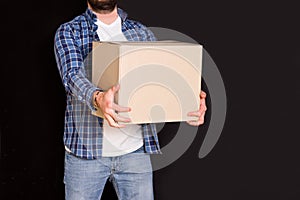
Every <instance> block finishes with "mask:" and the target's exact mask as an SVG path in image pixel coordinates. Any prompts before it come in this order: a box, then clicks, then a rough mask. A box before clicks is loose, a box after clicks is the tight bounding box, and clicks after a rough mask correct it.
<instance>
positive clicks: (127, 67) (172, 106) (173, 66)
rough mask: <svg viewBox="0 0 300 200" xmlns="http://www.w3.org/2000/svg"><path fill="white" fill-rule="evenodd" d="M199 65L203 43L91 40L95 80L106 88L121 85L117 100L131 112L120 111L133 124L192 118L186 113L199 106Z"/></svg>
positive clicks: (93, 77) (200, 63) (96, 83)
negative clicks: (129, 108) (130, 109)
mask: <svg viewBox="0 0 300 200" xmlns="http://www.w3.org/2000/svg"><path fill="white" fill-rule="evenodd" d="M201 68H202V45H199V44H192V43H183V42H177V41H163V42H162V41H160V42H94V43H93V51H92V82H93V84H95V85H97V86H98V87H99V88H102V89H104V90H107V89H109V88H111V87H112V86H114V85H116V84H118V83H119V84H120V90H119V92H118V94H117V95H116V98H115V101H116V103H117V104H119V105H121V106H126V107H131V108H132V111H131V112H129V113H119V114H120V115H123V116H127V117H130V118H131V120H132V122H131V123H133V124H141V123H157V122H179V121H187V120H191V119H192V118H191V117H188V116H187V113H188V112H190V111H196V110H198V109H199V101H200V98H199V94H200V91H201ZM93 114H94V115H96V116H100V117H102V116H103V115H102V113H101V112H100V111H97V112H93Z"/></svg>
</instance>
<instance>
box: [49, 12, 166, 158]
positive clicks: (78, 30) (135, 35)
mask: <svg viewBox="0 0 300 200" xmlns="http://www.w3.org/2000/svg"><path fill="white" fill-rule="evenodd" d="M118 14H119V16H120V18H121V19H122V32H123V33H124V35H125V37H126V38H127V40H129V41H154V40H156V39H155V36H154V35H153V33H152V32H151V31H150V30H149V29H147V28H146V27H145V26H144V25H142V24H140V23H139V22H136V21H133V20H130V19H128V18H127V14H126V13H125V12H124V11H123V10H121V9H118ZM96 20H97V17H96V15H95V14H94V13H93V12H92V11H91V10H90V9H87V10H86V12H85V13H83V14H82V15H80V16H77V17H76V18H74V19H73V20H72V21H70V22H67V23H64V24H62V25H61V26H60V27H59V28H58V29H57V32H56V34H55V44H54V51H55V58H56V62H57V67H58V70H59V73H60V76H61V79H62V82H63V85H64V87H65V91H66V97H67V102H66V103H67V105H66V111H65V127H64V144H65V146H66V147H67V148H69V149H70V150H71V152H72V153H73V154H74V155H76V156H78V157H80V158H85V159H97V158H99V157H101V155H102V138H103V123H102V122H103V121H102V120H103V119H102V118H98V117H96V116H94V115H92V114H91V111H92V110H94V109H95V108H94V107H93V103H92V102H93V101H92V97H93V93H94V92H95V91H97V90H101V88H97V87H95V85H93V84H92V83H91V81H90V79H89V74H90V73H91V72H89V69H87V67H86V65H85V64H84V63H85V61H86V59H87V57H88V54H89V53H90V52H91V50H92V42H93V41H99V37H98V35H97V32H96V31H97V25H96V24H95V22H96ZM142 132H143V138H144V146H145V151H146V152H147V153H151V154H153V153H161V151H160V147H159V143H158V137H157V131H156V127H155V124H143V125H142Z"/></svg>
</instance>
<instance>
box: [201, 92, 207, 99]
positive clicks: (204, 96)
mask: <svg viewBox="0 0 300 200" xmlns="http://www.w3.org/2000/svg"><path fill="white" fill-rule="evenodd" d="M200 98H201V99H205V98H206V93H205V92H204V91H202V90H201V92H200Z"/></svg>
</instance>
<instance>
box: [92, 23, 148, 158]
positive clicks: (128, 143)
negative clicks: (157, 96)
mask: <svg viewBox="0 0 300 200" xmlns="http://www.w3.org/2000/svg"><path fill="white" fill-rule="evenodd" d="M96 24H97V26H98V29H97V34H98V36H99V38H100V41H127V39H126V37H125V36H124V34H123V33H122V21H121V18H120V17H118V18H117V20H116V21H114V22H113V23H111V24H109V25H108V24H105V23H103V22H101V21H100V20H99V19H97V22H96ZM141 146H143V136H142V128H141V125H135V124H128V125H126V127H125V128H113V127H110V126H109V124H108V122H107V121H106V120H103V149H102V156H104V157H113V156H120V155H124V154H126V153H130V152H133V151H135V150H137V149H139V148H140V147H141Z"/></svg>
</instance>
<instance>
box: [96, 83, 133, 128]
mask: <svg viewBox="0 0 300 200" xmlns="http://www.w3.org/2000/svg"><path fill="white" fill-rule="evenodd" d="M119 89H120V85H117V86H113V87H112V88H110V89H109V90H107V91H106V92H101V93H100V94H98V95H97V96H96V105H97V108H98V109H100V110H101V112H102V113H103V116H104V118H105V119H106V120H107V121H108V123H109V125H110V126H111V127H116V128H124V127H125V125H120V124H118V122H130V119H129V118H127V117H122V116H120V115H119V114H118V113H117V112H129V111H130V110H131V109H130V108H128V107H122V106H119V105H118V104H116V103H114V99H115V94H116V93H117V92H118V91H119Z"/></svg>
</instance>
